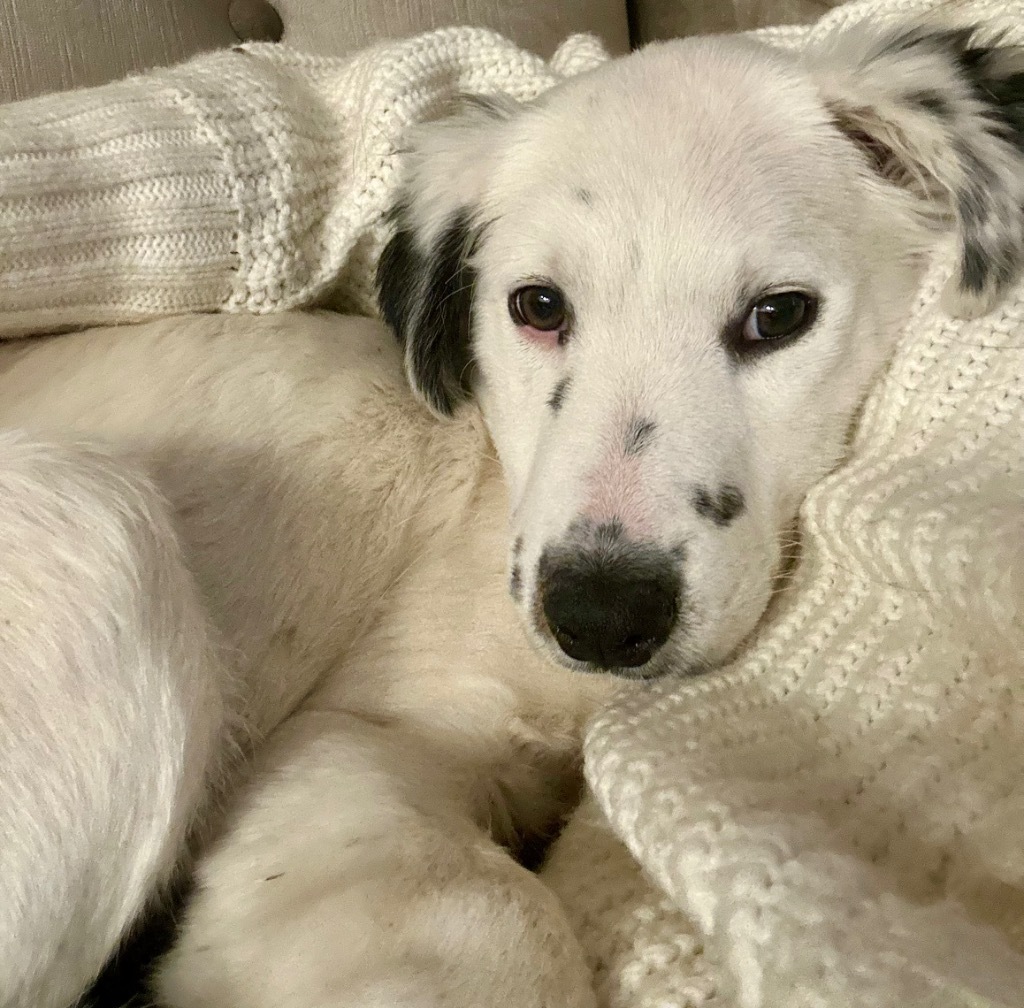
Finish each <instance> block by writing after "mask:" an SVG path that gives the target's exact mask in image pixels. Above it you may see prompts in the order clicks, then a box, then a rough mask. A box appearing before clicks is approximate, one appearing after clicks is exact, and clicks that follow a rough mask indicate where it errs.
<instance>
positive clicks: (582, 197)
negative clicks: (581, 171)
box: [575, 189, 594, 207]
mask: <svg viewBox="0 0 1024 1008" xmlns="http://www.w3.org/2000/svg"><path fill="white" fill-rule="evenodd" d="M575 195H576V199H578V200H579V201H580V202H581V203H582V204H583V205H584V206H588V207H592V206H593V205H594V194H593V193H592V192H591V191H590V190H589V189H577V190H576V192H575Z"/></svg>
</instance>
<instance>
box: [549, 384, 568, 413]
mask: <svg viewBox="0 0 1024 1008" xmlns="http://www.w3.org/2000/svg"><path fill="white" fill-rule="evenodd" d="M571 385H572V379H571V378H569V377H568V376H566V377H565V378H563V379H562V380H561V381H560V382H559V383H558V384H557V385H556V386H555V387H554V388H553V389H552V390H551V395H549V396H548V406H550V407H551V410H552V412H554V413H557V412H558V411H559V410H560V409H561V408H562V404H563V403H564V402H565V397H566V394H567V393H568V391H569V387H570V386H571Z"/></svg>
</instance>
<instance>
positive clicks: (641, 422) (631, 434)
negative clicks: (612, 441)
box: [623, 417, 658, 455]
mask: <svg viewBox="0 0 1024 1008" xmlns="http://www.w3.org/2000/svg"><path fill="white" fill-rule="evenodd" d="M657 429H658V425H657V424H656V423H655V422H654V421H653V420H645V419H644V418H643V417H633V419H632V420H631V421H630V422H629V428H628V430H627V431H626V442H625V444H624V446H623V451H625V453H626V454H627V455H639V454H640V453H641V452H642V451H645V450H646V449H647V448H648V447H649V446H650V444H651V442H652V441H653V440H654V435H655V432H656V431H657Z"/></svg>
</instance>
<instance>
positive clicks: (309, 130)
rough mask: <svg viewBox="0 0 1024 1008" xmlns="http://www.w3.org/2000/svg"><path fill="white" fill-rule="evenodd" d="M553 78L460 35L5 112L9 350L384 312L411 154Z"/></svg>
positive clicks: (175, 78)
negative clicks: (29, 338) (383, 281)
mask: <svg viewBox="0 0 1024 1008" xmlns="http://www.w3.org/2000/svg"><path fill="white" fill-rule="evenodd" d="M605 58H607V57H606V56H605V54H604V51H603V50H602V49H601V47H600V45H599V44H598V43H597V42H596V41H595V40H594V39H593V38H591V37H589V36H582V35H580V36H572V37H570V38H569V39H568V40H567V41H566V42H565V43H564V44H563V45H562V47H561V48H560V49H559V50H558V52H557V53H556V55H555V56H554V58H553V59H552V60H551V62H550V63H545V62H544V61H542V60H541V59H540V58H539V57H537V56H533V55H531V54H529V53H526V52H524V51H523V50H521V49H519V48H517V47H516V46H514V45H513V44H512V43H511V42H508V41H507V40H505V39H504V38H502V37H501V36H500V35H497V34H495V33H494V32H490V31H486V30H483V29H476V28H452V29H443V30H441V31H437V32H432V33H430V34H428V35H424V36H420V37H419V38H415V39H410V40H406V41H402V42H389V43H383V44H382V45H380V46H377V47H374V48H372V49H368V50H365V51H364V52H362V53H359V54H358V55H356V56H354V57H352V58H350V59H333V60H332V59H322V58H317V57H312V56H305V55H302V54H300V53H296V52H294V51H292V50H289V49H287V48H285V47H282V46H275V45H260V44H254V45H249V46H242V47H239V48H238V49H235V50H229V51H224V52H219V53H213V54H210V55H206V56H202V57H200V58H198V59H196V60H193V61H191V62H190V63H185V64H183V65H181V66H179V67H175V68H172V69H169V70H163V71H159V72H156V73H152V74H148V75H146V76H142V77H135V78H130V79H128V80H125V81H120V82H117V83H115V84H110V85H107V86H105V87H101V88H94V89H90V90H83V91H77V92H71V93H67V94H56V95H49V96H46V97H43V98H37V99H34V100H32V101H26V102H19V103H15V104H13V105H7V106H3V107H0V235H2V238H0V335H3V336H17V335H23V334H26V333H38V332H42V331H49V330H53V329H60V328H65V327H78V326H83V325H96V324H102V323H122V322H131V321H140V320H143V319H147V318H154V317H159V316H163V315H169V314H175V313H180V312H188V311H234V312H255V313H265V312H274V311H282V310H284V309H287V308H296V307H308V306H310V305H329V306H332V307H338V308H344V309H347V310H351V311H357V312H360V313H363V314H372V313H373V310H374V301H373V289H372V268H371V265H372V263H373V261H374V260H375V258H376V255H377V253H378V251H379V249H380V245H381V242H382V238H383V234H382V229H381V218H382V215H383V214H384V212H385V210H386V209H387V207H388V205H389V203H390V202H391V199H392V197H393V194H394V190H395V185H396V172H397V170H398V162H399V154H398V153H397V152H398V150H399V148H400V147H401V144H402V136H403V134H404V132H405V130H406V128H407V127H408V126H409V124H410V123H415V122H421V121H423V120H424V119H427V118H430V117H432V116H436V115H438V114H439V113H441V112H443V111H444V109H445V107H446V106H447V105H448V104H450V103H451V101H452V100H453V98H454V97H455V96H456V95H458V94H460V93H465V92H470V93H478V94H503V95H511V96H513V97H515V98H519V99H523V100H526V99H530V98H533V97H535V96H536V95H538V94H539V93H540V92H542V91H544V90H546V89H547V88H549V87H551V86H552V85H553V84H554V83H556V81H557V80H558V79H559V78H561V77H563V76H568V75H571V74H573V73H578V72H579V71H581V70H585V69H587V68H588V67H590V66H593V65H595V64H596V63H598V62H600V61H602V60H603V59H605Z"/></svg>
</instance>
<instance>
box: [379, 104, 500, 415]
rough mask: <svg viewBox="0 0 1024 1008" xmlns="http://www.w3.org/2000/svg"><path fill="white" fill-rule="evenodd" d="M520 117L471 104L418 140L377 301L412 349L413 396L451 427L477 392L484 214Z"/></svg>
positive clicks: (408, 361) (392, 217) (383, 260)
mask: <svg viewBox="0 0 1024 1008" xmlns="http://www.w3.org/2000/svg"><path fill="white" fill-rule="evenodd" d="M513 110H514V107H513V106H512V105H511V104H509V103H505V102H497V101H494V100H491V99H464V100H463V104H462V108H461V111H460V113H459V114H458V115H456V116H454V117H452V118H450V119H446V120H443V121H441V122H437V123H433V124H430V125H429V126H426V127H423V128H422V129H421V130H420V131H419V132H418V133H417V134H415V135H414V136H413V137H412V146H411V149H410V151H409V153H408V155H407V164H406V178H405V182H404V184H403V187H402V190H401V195H400V197H399V200H398V202H397V203H396V205H395V207H394V208H393V209H392V211H391V212H390V214H389V215H388V222H389V225H390V227H391V229H392V232H391V237H390V239H389V240H388V242H387V244H386V245H385V247H384V250H383V252H382V253H381V256H380V259H379V260H378V263H377V300H378V305H379V307H380V312H381V315H382V316H383V318H384V321H385V322H387V324H388V325H389V326H390V327H391V328H392V329H393V330H394V331H395V334H396V335H397V337H398V339H399V341H400V342H401V343H402V345H403V347H404V348H405V367H406V374H407V375H408V378H409V382H410V384H411V385H412V387H413V390H414V391H415V392H416V393H417V394H418V395H419V396H420V398H422V399H423V401H424V402H425V403H426V404H427V406H428V407H429V408H430V409H431V410H432V411H433V412H434V413H435V414H437V415H438V416H442V417H449V416H451V415H452V414H453V413H454V412H455V409H456V407H457V406H458V405H459V404H460V403H461V402H463V401H465V400H466V399H468V398H469V397H470V395H471V392H472V381H473V346H472V343H473V326H472V320H473V295H474V290H475V286H476V271H475V269H474V267H473V253H474V251H475V249H476V246H477V243H478V241H479V238H480V234H481V225H480V222H479V220H478V213H479V211H478V207H479V205H480V200H481V196H482V193H483V190H484V187H485V184H486V179H487V177H488V171H489V167H490V165H491V164H492V163H493V159H494V157H495V156H496V150H497V146H498V141H499V137H498V133H499V131H500V130H501V128H502V126H503V125H504V124H505V123H506V122H507V120H508V119H509V117H510V115H511V113H512V112H513Z"/></svg>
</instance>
